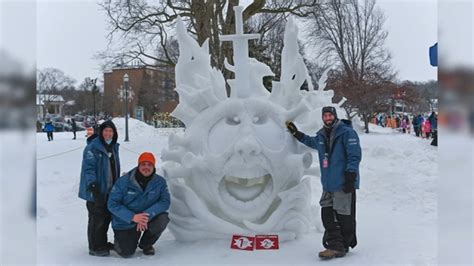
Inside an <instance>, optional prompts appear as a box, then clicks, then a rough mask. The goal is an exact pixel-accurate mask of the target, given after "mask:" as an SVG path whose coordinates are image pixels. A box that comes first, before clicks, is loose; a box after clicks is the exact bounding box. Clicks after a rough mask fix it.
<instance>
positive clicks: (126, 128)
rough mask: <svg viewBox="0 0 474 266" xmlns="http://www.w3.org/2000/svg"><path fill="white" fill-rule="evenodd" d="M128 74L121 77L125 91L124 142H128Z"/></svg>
mask: <svg viewBox="0 0 474 266" xmlns="http://www.w3.org/2000/svg"><path fill="white" fill-rule="evenodd" d="M128 82H129V78H128V74H127V73H125V75H123V88H124V90H125V142H127V141H128Z"/></svg>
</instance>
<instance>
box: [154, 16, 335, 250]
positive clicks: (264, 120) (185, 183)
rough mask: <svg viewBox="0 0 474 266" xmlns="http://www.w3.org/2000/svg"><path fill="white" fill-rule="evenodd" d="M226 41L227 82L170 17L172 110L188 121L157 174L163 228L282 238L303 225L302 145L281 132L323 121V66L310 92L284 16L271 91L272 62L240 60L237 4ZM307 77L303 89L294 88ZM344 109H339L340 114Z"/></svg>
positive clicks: (306, 155) (244, 53) (243, 37)
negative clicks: (167, 204)
mask: <svg viewBox="0 0 474 266" xmlns="http://www.w3.org/2000/svg"><path fill="white" fill-rule="evenodd" d="M235 11H236V15H235V16H236V20H237V22H236V27H237V29H236V33H237V34H236V35H231V36H223V38H222V40H233V41H234V43H233V47H234V55H236V56H237V58H235V57H234V60H233V61H234V62H235V64H234V65H230V64H229V63H228V62H227V61H226V64H225V65H226V68H227V69H229V70H230V71H234V72H235V74H236V75H235V76H236V78H235V79H234V80H227V83H228V84H229V85H230V87H231V96H230V97H227V92H226V81H225V80H224V78H223V75H222V73H221V72H220V71H218V70H217V69H214V68H212V67H211V65H210V55H209V52H208V42H207V41H206V42H204V44H203V45H202V46H199V45H198V44H197V42H196V41H195V40H194V39H193V38H192V37H191V36H189V35H188V34H187V32H186V28H185V26H184V24H183V22H182V21H181V19H178V22H177V38H178V42H179V52H180V56H179V59H178V63H177V65H176V69H175V71H176V91H177V92H178V94H179V102H180V103H179V105H178V106H177V107H176V109H175V110H174V111H173V113H172V115H173V116H175V117H177V118H178V119H180V120H181V121H183V123H184V124H185V125H186V130H185V132H184V134H172V135H170V137H169V141H168V148H166V149H163V151H162V159H163V162H164V163H163V174H164V176H165V178H167V180H168V185H169V188H170V192H171V196H172V204H171V208H170V218H171V223H170V225H169V228H170V230H171V232H172V233H173V234H174V236H175V237H176V239H177V240H180V241H194V240H199V239H206V238H228V237H229V236H230V235H232V234H249V235H252V234H268V233H275V234H279V235H280V239H282V240H283V241H284V240H291V239H294V238H295V237H297V236H298V235H301V234H302V233H304V232H305V231H307V230H308V228H309V227H310V226H311V221H312V219H311V207H310V205H311V188H310V185H309V184H310V182H309V178H308V176H304V173H305V172H308V171H309V170H308V169H309V167H310V166H311V164H312V159H313V158H312V156H311V153H310V150H309V149H307V148H306V147H304V146H302V145H301V144H299V143H298V142H297V141H296V140H295V139H294V138H293V137H292V136H291V135H290V134H288V132H287V129H286V126H285V121H286V120H293V121H296V123H297V125H298V127H299V128H301V130H303V131H305V132H313V133H314V132H315V131H316V130H317V129H319V128H320V127H321V126H322V124H321V123H322V122H321V119H320V118H321V107H322V106H326V105H332V106H335V107H336V108H339V107H340V104H342V102H340V103H339V104H332V102H331V98H332V96H333V91H331V90H324V87H325V85H326V77H327V71H326V72H324V73H323V75H322V77H321V79H320V80H319V82H318V89H317V90H314V89H313V86H312V83H311V81H310V79H309V75H308V71H307V70H306V66H305V65H304V61H303V59H302V57H301V56H300V54H299V52H298V51H299V48H298V44H297V34H298V30H297V27H296V24H295V23H294V21H293V20H292V19H291V18H290V19H289V21H288V23H287V26H286V30H285V37H284V48H283V52H282V62H281V64H282V75H281V77H280V81H279V82H274V83H273V91H272V92H271V93H269V92H268V91H266V90H265V88H264V86H263V80H262V79H263V77H264V76H272V75H273V73H272V72H271V70H270V68H269V67H268V66H266V65H265V64H263V63H261V62H258V61H257V60H255V59H254V58H249V57H248V47H246V44H245V43H247V40H248V39H252V38H255V35H247V34H243V28H242V25H241V16H242V8H241V7H236V8H235ZM304 82H307V83H308V87H309V91H302V90H300V87H301V85H302V84H303V83H304ZM338 113H339V115H340V116H343V114H344V112H342V111H339V112H338Z"/></svg>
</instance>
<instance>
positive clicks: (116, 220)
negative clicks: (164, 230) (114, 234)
mask: <svg viewBox="0 0 474 266" xmlns="http://www.w3.org/2000/svg"><path fill="white" fill-rule="evenodd" d="M136 171H138V168H134V169H132V170H131V171H130V172H128V173H127V174H126V175H124V176H122V177H120V178H119V179H118V180H117V182H116V183H115V185H114V186H113V188H112V191H111V192H110V195H109V201H108V202H107V206H108V208H109V211H110V212H111V213H112V228H113V229H115V230H127V229H131V228H135V227H136V223H135V222H133V221H132V219H133V216H134V215H135V214H138V213H142V212H146V213H148V214H150V216H149V220H151V219H153V218H154V217H156V216H157V215H158V214H160V213H164V212H166V211H167V210H168V209H169V207H170V194H169V192H168V186H167V185H166V181H165V179H164V178H163V177H161V176H159V175H157V174H154V175H153V176H152V177H151V180H150V181H149V182H148V184H147V186H146V188H145V191H143V189H142V188H141V186H140V185H139V184H138V182H137V179H136V178H135V172H136Z"/></svg>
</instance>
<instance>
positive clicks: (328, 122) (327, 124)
mask: <svg viewBox="0 0 474 266" xmlns="http://www.w3.org/2000/svg"><path fill="white" fill-rule="evenodd" d="M335 123H336V119H333V120H330V121H324V126H325V127H332V126H334V124H335Z"/></svg>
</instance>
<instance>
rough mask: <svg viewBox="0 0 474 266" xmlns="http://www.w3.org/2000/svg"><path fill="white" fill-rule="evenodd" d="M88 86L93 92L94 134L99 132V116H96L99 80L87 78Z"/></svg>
mask: <svg viewBox="0 0 474 266" xmlns="http://www.w3.org/2000/svg"><path fill="white" fill-rule="evenodd" d="M85 83H86V86H87V87H88V88H90V90H91V92H92V101H93V115H94V125H93V128H94V132H98V125H97V115H96V108H95V94H96V93H97V84H96V83H97V78H95V79H91V78H89V77H87V78H86V79H85Z"/></svg>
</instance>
